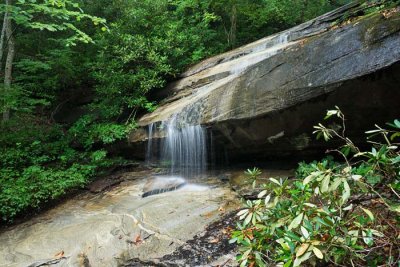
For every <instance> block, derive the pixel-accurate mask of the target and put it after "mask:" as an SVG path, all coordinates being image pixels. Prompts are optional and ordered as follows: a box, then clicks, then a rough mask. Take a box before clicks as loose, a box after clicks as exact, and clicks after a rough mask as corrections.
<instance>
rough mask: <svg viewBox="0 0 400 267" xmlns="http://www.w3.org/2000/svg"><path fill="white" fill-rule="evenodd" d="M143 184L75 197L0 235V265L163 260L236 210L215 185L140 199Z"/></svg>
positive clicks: (233, 198)
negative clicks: (223, 216) (223, 215)
mask: <svg viewBox="0 0 400 267" xmlns="http://www.w3.org/2000/svg"><path fill="white" fill-rule="evenodd" d="M210 181H211V180H210ZM145 183H146V179H142V180H135V181H128V182H123V183H122V184H121V185H119V186H117V187H115V188H113V189H112V190H111V191H109V192H106V193H103V194H98V195H92V194H89V193H88V194H84V195H81V196H78V197H75V198H74V199H71V200H69V201H67V202H65V203H64V204H62V205H60V206H58V207H56V208H54V209H52V210H50V211H48V212H46V213H45V214H43V215H41V216H38V217H36V218H34V219H32V220H31V221H28V222H26V223H23V224H20V225H17V226H15V227H13V228H11V229H8V230H6V231H3V232H2V233H0V266H4V267H5V266H7V267H13V266H18V267H19V266H42V265H40V264H43V263H45V262H50V261H53V262H54V263H55V264H54V265H52V266H118V265H122V264H124V263H125V262H127V261H128V260H129V259H133V258H138V259H141V260H143V261H147V260H152V259H157V258H162V257H163V256H165V255H168V254H171V253H173V252H174V251H175V250H176V249H177V248H178V247H179V246H181V245H183V244H184V243H185V242H186V241H187V240H189V239H191V238H193V237H194V236H195V235H196V234H197V233H199V232H201V231H202V230H204V228H205V227H206V226H207V225H208V224H210V223H211V222H213V221H216V220H217V219H218V218H219V216H220V215H222V214H224V213H225V212H228V211H230V210H232V209H233V206H235V207H236V205H237V200H236V196H235V194H234V193H233V192H232V191H231V190H230V189H229V188H227V187H225V186H223V185H222V184H220V183H219V182H218V181H216V180H212V182H211V183H212V186H207V185H204V186H198V185H186V186H183V187H181V188H180V189H178V190H176V191H172V192H166V193H163V194H158V195H153V196H150V197H147V198H142V194H143V187H144V185H145ZM221 207H223V208H221Z"/></svg>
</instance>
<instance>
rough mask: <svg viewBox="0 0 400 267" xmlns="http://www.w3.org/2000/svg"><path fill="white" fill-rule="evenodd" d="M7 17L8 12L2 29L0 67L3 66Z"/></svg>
mask: <svg viewBox="0 0 400 267" xmlns="http://www.w3.org/2000/svg"><path fill="white" fill-rule="evenodd" d="M7 17H8V11H6V12H5V13H4V19H3V26H2V28H1V34H0V66H3V54H4V38H5V34H6V21H7Z"/></svg>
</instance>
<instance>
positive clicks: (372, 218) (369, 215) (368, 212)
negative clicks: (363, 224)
mask: <svg viewBox="0 0 400 267" xmlns="http://www.w3.org/2000/svg"><path fill="white" fill-rule="evenodd" d="M361 209H362V210H363V211H364V212H365V213H366V214H367V215H368V217H369V218H370V219H371V221H373V220H374V219H375V217H374V214H372V212H371V211H370V210H369V209H364V208H361Z"/></svg>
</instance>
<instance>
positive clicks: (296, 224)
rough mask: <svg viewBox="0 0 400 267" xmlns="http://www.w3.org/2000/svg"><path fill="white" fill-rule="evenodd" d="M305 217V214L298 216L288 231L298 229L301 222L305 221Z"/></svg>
mask: <svg viewBox="0 0 400 267" xmlns="http://www.w3.org/2000/svg"><path fill="white" fill-rule="evenodd" d="M303 216H304V213H303V212H302V213H300V214H299V215H297V216H296V218H294V219H293V221H292V222H291V223H290V224H289V227H288V229H289V230H292V229H295V228H297V227H298V226H299V225H300V223H301V221H302V220H303Z"/></svg>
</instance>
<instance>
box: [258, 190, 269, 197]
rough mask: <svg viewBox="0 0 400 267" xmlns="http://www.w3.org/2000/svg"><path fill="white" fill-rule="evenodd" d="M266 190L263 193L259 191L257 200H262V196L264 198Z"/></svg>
mask: <svg viewBox="0 0 400 267" xmlns="http://www.w3.org/2000/svg"><path fill="white" fill-rule="evenodd" d="M267 192H268V191H267V190H263V191H261V192H260V193H259V194H258V196H257V198H262V197H263V196H265V195H266V194H267Z"/></svg>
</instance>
